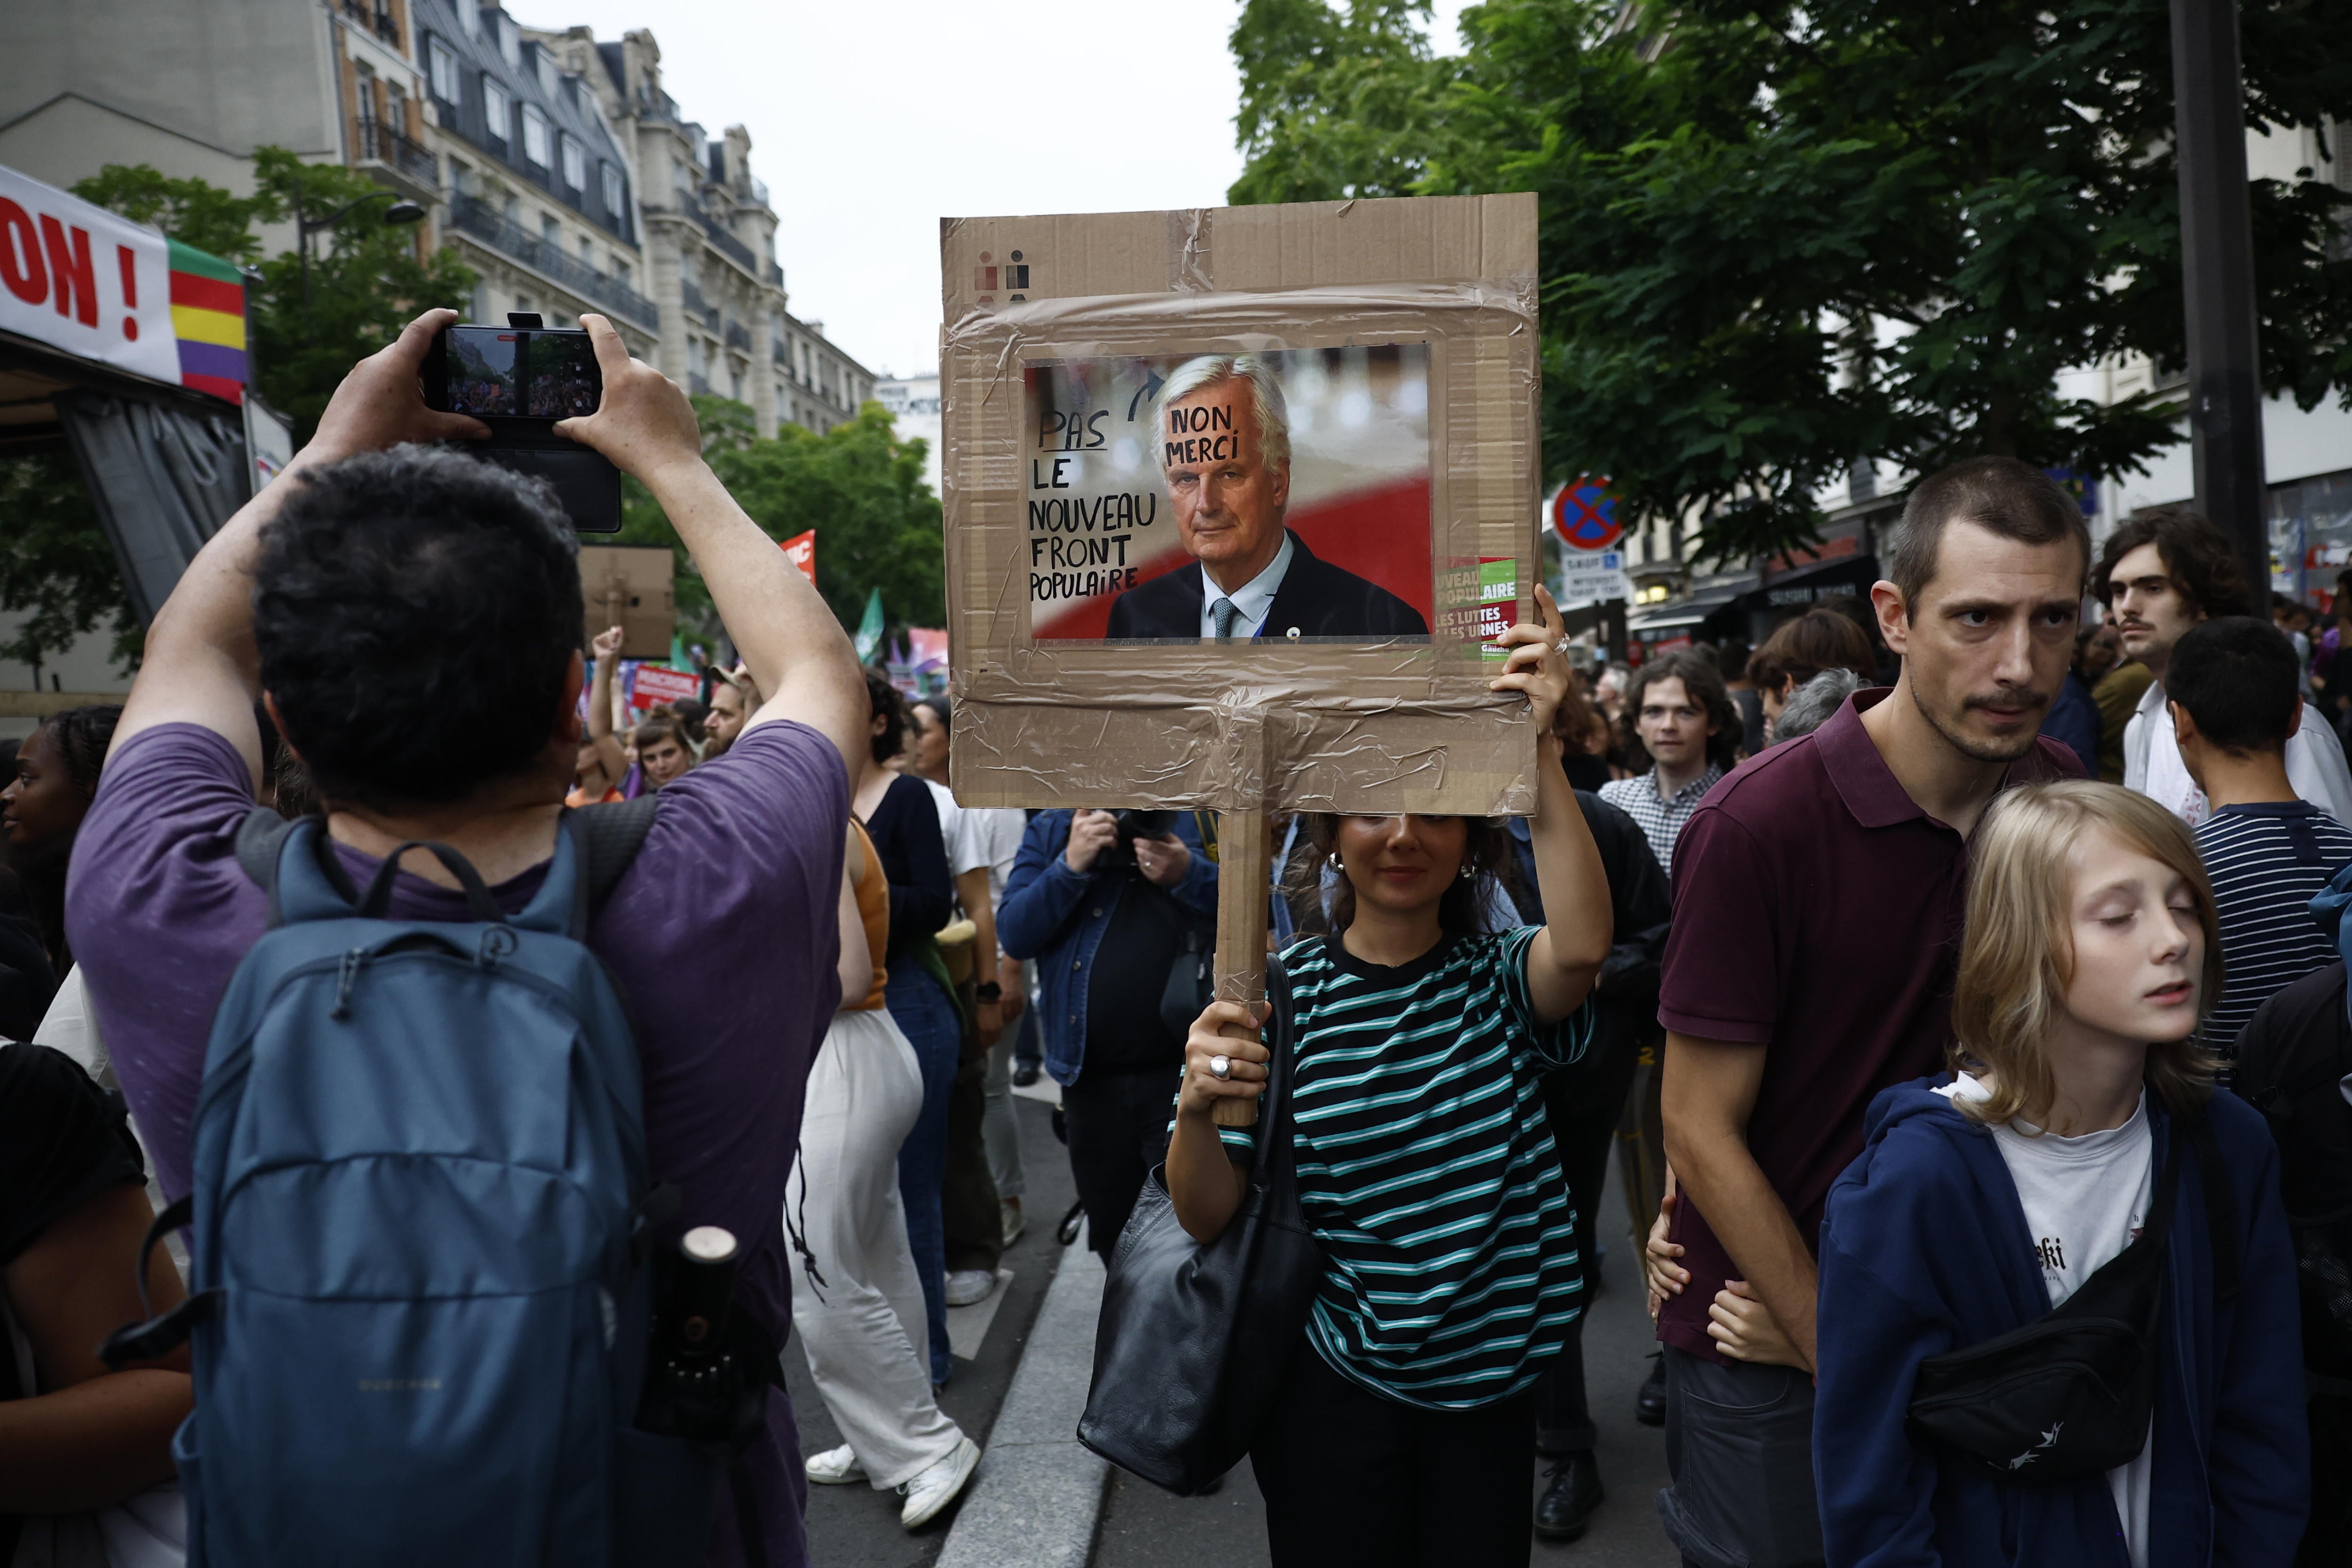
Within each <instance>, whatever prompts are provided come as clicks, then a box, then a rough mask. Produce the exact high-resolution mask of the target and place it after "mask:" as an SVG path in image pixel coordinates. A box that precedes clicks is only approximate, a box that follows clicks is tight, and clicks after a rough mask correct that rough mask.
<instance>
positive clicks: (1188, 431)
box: [1108, 354, 1429, 642]
mask: <svg viewBox="0 0 2352 1568" xmlns="http://www.w3.org/2000/svg"><path fill="white" fill-rule="evenodd" d="M1154 408H1155V417H1154V419H1153V421H1152V425H1153V428H1154V429H1155V430H1156V431H1157V432H1158V439H1157V441H1156V442H1155V446H1156V447H1157V450H1158V455H1159V460H1160V472H1161V473H1162V474H1163V475H1165V476H1166V479H1167V482H1168V499H1169V500H1170V501H1171V503H1172V504H1173V506H1174V509H1175V512H1176V531H1177V536H1178V537H1179V538H1180V539H1181V540H1182V541H1183V544H1184V551H1185V553H1187V554H1188V555H1190V556H1192V559H1193V560H1194V561H1197V562H1199V563H1200V565H1199V566H1198V568H1197V569H1196V568H1192V567H1183V568H1180V569H1179V570H1177V571H1174V572H1171V573H1168V574H1165V575H1163V576H1160V577H1155V578H1153V579H1152V580H1151V581H1150V582H1149V583H1144V584H1139V585H1138V586H1136V587H1133V588H1129V590H1127V592H1125V593H1123V594H1121V595H1119V596H1118V598H1117V599H1116V600H1114V601H1113V602H1112V604H1111V607H1110V626H1109V629H1108V635H1109V636H1110V637H1114V638H1118V637H1154V638H1160V639H1163V640H1177V639H1181V640H1183V641H1188V642H1189V641H1192V639H1194V638H1199V639H1201V640H1202V641H1213V642H1236V641H1245V640H1248V639H1250V638H1254V637H1273V638H1292V639H1296V638H1300V637H1355V638H1361V639H1364V640H1367V641H1370V640H1376V639H1381V638H1387V637H1427V636H1428V635H1429V623H1428V622H1427V621H1425V620H1423V618H1422V616H1421V612H1420V611H1418V610H1416V609H1414V608H1413V607H1412V605H1408V604H1406V603H1405V602H1404V601H1403V600H1402V599H1400V598H1398V597H1397V596H1396V595H1394V594H1391V593H1390V592H1389V591H1388V590H1387V589H1385V588H1383V587H1381V586H1380V585H1379V584H1375V583H1371V582H1368V581H1366V580H1365V579H1364V578H1361V577H1359V576H1357V575H1356V574H1354V573H1353V572H1349V571H1346V570H1344V569H1343V568H1341V567H1339V566H1335V565H1333V564H1332V563H1329V562H1328V561H1323V560H1319V559H1318V558H1317V557H1316V555H1315V554H1314V552H1311V551H1309V550H1308V549H1307V542H1306V541H1305V540H1303V539H1301V538H1299V537H1298V535H1297V534H1296V533H1294V532H1292V531H1290V530H1289V529H1288V528H1286V527H1285V526H1284V525H1283V521H1282V518H1283V511H1284V510H1285V508H1286V507H1287V506H1288V505H1289V502H1290V416H1289V411H1288V408H1287V407H1286V405H1285V403H1284V401H1283V395H1282V383H1281V381H1280V379H1279V378H1278V377H1277V376H1276V374H1275V372H1274V367H1273V366H1272V365H1271V364H1269V363H1267V362H1266V361H1265V360H1264V359H1262V358H1260V357H1259V356H1257V355H1255V354H1239V355H1223V354H1212V355H1205V356H1203V357H1202V358H1200V359H1195V360H1189V361H1187V362H1186V363H1184V364H1183V365H1181V367H1179V368H1178V370H1177V371H1176V373H1175V374H1173V375H1171V376H1170V377H1169V378H1168V383H1167V384H1166V385H1165V386H1163V387H1161V388H1160V395H1159V397H1158V398H1157V399H1156V400H1155V402H1154Z"/></svg>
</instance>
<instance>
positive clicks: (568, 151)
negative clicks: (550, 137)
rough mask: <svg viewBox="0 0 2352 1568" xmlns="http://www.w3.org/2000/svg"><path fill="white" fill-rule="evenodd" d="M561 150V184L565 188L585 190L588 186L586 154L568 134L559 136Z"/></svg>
mask: <svg viewBox="0 0 2352 1568" xmlns="http://www.w3.org/2000/svg"><path fill="white" fill-rule="evenodd" d="M561 144H562V151H563V184H564V188H565V189H566V190H573V191H585V190H586V189H587V188H588V154H587V153H584V152H583V151H582V150H581V147H580V143H579V142H577V141H575V140H574V139H573V138H572V137H571V136H570V135H568V134H567V135H565V136H563V137H562V138H561Z"/></svg>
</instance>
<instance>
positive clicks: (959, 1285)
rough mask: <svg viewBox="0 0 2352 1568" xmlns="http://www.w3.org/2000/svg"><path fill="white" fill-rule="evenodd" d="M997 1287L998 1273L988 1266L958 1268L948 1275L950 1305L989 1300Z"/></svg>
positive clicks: (958, 1305) (957, 1305) (965, 1305)
mask: <svg viewBox="0 0 2352 1568" xmlns="http://www.w3.org/2000/svg"><path fill="white" fill-rule="evenodd" d="M993 1289H996V1273H995V1271H994V1270H993V1269H988V1268H958V1269H955V1270H953V1271H952V1272H950V1274H949V1275H948V1305H949V1306H950V1307H969V1306H971V1305H972V1304H973V1303H974V1302H978V1301H985V1300H988V1293H989V1292H990V1291H991V1290H993Z"/></svg>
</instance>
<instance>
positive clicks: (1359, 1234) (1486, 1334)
mask: <svg viewBox="0 0 2352 1568" xmlns="http://www.w3.org/2000/svg"><path fill="white" fill-rule="evenodd" d="M1537 930H1538V928H1536V927H1533V926H1523V927H1520V928H1519V929H1517V930H1515V931H1504V932H1501V933H1499V934H1496V935H1489V936H1476V937H1456V938H1453V939H1451V940H1449V941H1447V942H1441V943H1440V944H1439V945H1438V946H1437V947H1436V948H1435V949H1434V950H1433V951H1432V952H1430V953H1429V954H1428V955H1427V956H1426V957H1423V958H1422V959H1419V960H1417V961H1415V962H1414V963H1409V964H1404V965H1402V966H1400V967H1397V968H1393V969H1391V968H1387V967H1384V966H1382V965H1379V964H1372V963H1365V962H1363V961H1362V960H1360V959H1358V958H1355V957H1352V956H1351V955H1349V953H1348V952H1346V951H1345V950H1344V949H1343V948H1342V947H1340V945H1339V943H1338V942H1331V941H1322V940H1309V941H1307V942H1299V943H1297V944H1296V945H1294V946H1293V947H1291V948H1290V949H1289V950H1288V952H1286V953H1285V954H1284V957H1283V967H1284V968H1285V970H1286V971H1287V972H1288V974H1289V976H1290V990H1291V997H1292V1006H1293V1018H1294V1021H1295V1026H1296V1033H1295V1035H1294V1038H1295V1039H1296V1040H1297V1049H1296V1052H1295V1055H1294V1058H1293V1060H1294V1067H1293V1069H1292V1084H1291V1095H1292V1100H1291V1104H1292V1108H1293V1112H1294V1115H1295V1118H1296V1125H1297V1140H1298V1143H1297V1158H1298V1163H1297V1169H1298V1186H1299V1196H1300V1198H1301V1201H1302V1203H1303V1205H1304V1207H1305V1210H1306V1215H1307V1223H1308V1224H1309V1225H1310V1226H1313V1227H1314V1230H1315V1234H1316V1236H1317V1237H1318V1239H1319V1240H1320V1241H1321V1242H1322V1244H1323V1249H1324V1258H1325V1261H1326V1264H1327V1268H1326V1271H1325V1274H1324V1279H1323V1288H1322V1290H1321V1292H1320V1293H1319V1295H1318V1298H1317V1300H1316V1303H1315V1310H1314V1314H1313V1316H1312V1318H1311V1320H1310V1321H1309V1322H1308V1325H1307V1337H1308V1339H1309V1341H1310V1342H1311V1343H1313V1345H1314V1346H1315V1348H1316V1350H1317V1352H1319V1353H1320V1354H1321V1355H1322V1357H1323V1359H1324V1360H1325V1361H1327V1362H1328V1363H1330V1364H1331V1366H1332V1368H1333V1369H1334V1370H1335V1371H1337V1372H1338V1373H1340V1374H1341V1375H1342V1376H1344V1377H1347V1378H1349V1379H1351V1380H1353V1381H1355V1382H1356V1383H1359V1384H1363V1385H1364V1386H1366V1387H1368V1388H1370V1389H1371V1390H1373V1391H1374V1392H1376V1393H1379V1394H1386V1395H1387V1396H1389V1397H1390V1398H1392V1399H1396V1400H1400V1401H1402V1402H1403V1403H1405V1404H1408V1405H1423V1406H1425V1407H1428V1408H1432V1409H1466V1408H1469V1407H1472V1406H1475V1405H1486V1404H1491V1403H1492V1402H1494V1401H1496V1400H1498V1399H1504V1398H1507V1397H1509V1396H1510V1395H1511V1394H1517V1392H1519V1391H1520V1390H1521V1389H1524V1388H1526V1387H1527V1386H1528V1384H1531V1383H1533V1382H1534V1381H1535V1379H1536V1377H1537V1375H1538V1373H1541V1371H1542V1370H1543V1363H1544V1362H1545V1361H1546V1360H1547V1359H1548V1358H1549V1357H1550V1356H1552V1355H1554V1354H1556V1353H1557V1352H1559V1350H1560V1348H1561V1346H1562V1345H1563V1344H1564V1343H1565V1342H1566V1338H1567V1333H1568V1330H1569V1326H1570V1324H1571V1323H1573V1322H1574V1321H1576V1315H1577V1313H1578V1312H1580V1311H1581V1310H1583V1303H1584V1280H1583V1268H1582V1263H1581V1260H1580V1258H1578V1257H1577V1252H1576V1238H1575V1215H1574V1211H1573V1210H1572V1209H1571V1208H1570V1206H1569V1195H1568V1189H1567V1186H1566V1184H1564V1183H1563V1182H1562V1181H1561V1179H1560V1171H1559V1155H1558V1154H1557V1153H1556V1152H1554V1150H1553V1147H1552V1141H1551V1129H1550V1125H1549V1122H1548V1121H1546V1120H1545V1116H1544V1108H1543V1103H1542V1100H1541V1099H1540V1098H1539V1096H1538V1087H1537V1086H1538V1077H1539V1075H1540V1074H1541V1073H1542V1072H1543V1071H1544V1069H1545V1068H1547V1067H1549V1066H1554V1065H1564V1064H1566V1063H1568V1062H1570V1061H1573V1060H1574V1059H1575V1058H1578V1057H1580V1056H1581V1055H1582V1054H1583V1051H1584V1047H1585V1045H1586V1042H1587V1041H1588V1040H1589V1039H1590V1038H1591V1031H1592V1026H1591V1016H1592V1009H1591V1003H1589V1002H1588V1003H1587V1004H1586V1005H1584V1006H1583V1007H1581V1008H1580V1009H1579V1010H1578V1011H1577V1012H1576V1013H1575V1014H1574V1015H1573V1016H1570V1017H1569V1018H1568V1019H1566V1020H1564V1021H1563V1022H1561V1023H1559V1024H1554V1025H1549V1026H1546V1025H1542V1024H1539V1023H1538V1022H1537V1020H1536V1016H1535V1007H1534V1004H1533V1002H1532V1001H1531V1000H1530V998H1529V995H1528V985H1527V968H1526V966H1527V953H1528V943H1530V942H1533V941H1534V939H1535V935H1536V931H1537ZM1220 1132H1221V1135H1222V1136H1223V1139H1224V1141H1225V1143H1226V1146H1227V1148H1228V1150H1229V1151H1230V1152H1233V1153H1234V1154H1235V1155H1237V1156H1240V1157H1243V1158H1249V1157H1252V1156H1254V1155H1255V1129H1254V1128H1223V1129H1221V1130H1220Z"/></svg>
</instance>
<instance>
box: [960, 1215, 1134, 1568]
mask: <svg viewBox="0 0 2352 1568" xmlns="http://www.w3.org/2000/svg"><path fill="white" fill-rule="evenodd" d="M1103 1278H1104V1276H1103V1266H1102V1262H1101V1260H1100V1259H1099V1258H1097V1257H1096V1256H1095V1255H1094V1253H1093V1251H1092V1250H1090V1249H1089V1248H1087V1247H1067V1248H1066V1249H1064V1251H1063V1254H1062V1260H1061V1263H1060V1265H1059V1266H1058V1267H1057V1268H1055V1270H1054V1282H1053V1283H1052V1284H1051V1285H1049V1286H1047V1287H1046V1288H1045V1304H1044V1305H1043V1306H1041V1307H1040V1308H1039V1309H1038V1310H1037V1321H1036V1322H1035V1323H1034V1325H1033V1326H1032V1327H1031V1329H1030V1331H1029V1342H1028V1344H1027V1345H1026V1346H1025V1347H1024V1349H1023V1350H1022V1352H1021V1364H1020V1365H1019V1366H1018V1367H1016V1368H1015V1369H1014V1370H1013V1384H1012V1386H1011V1387H1010V1388H1008V1389H1007V1390H1006V1391H1005V1394H1004V1405H1003V1408H1002V1409H1001V1410H999V1411H998V1413H997V1416H996V1424H995V1426H992V1427H991V1428H990V1430H989V1434H988V1447H987V1450H986V1451H985V1452H984V1453H983V1454H982V1456H981V1460H980V1468H979V1470H978V1472H977V1473H976V1474H975V1475H974V1476H973V1478H972V1482H971V1490H970V1491H968V1492H966V1493H965V1494H964V1499H963V1503H962V1505H961V1508H960V1509H959V1510H957V1513H956V1521H955V1524H954V1525H953V1526H952V1527H951V1528H950V1530H949V1531H948V1539H947V1544H946V1546H945V1547H944V1548H942V1549H941V1550H940V1556H939V1564H938V1568H1086V1564H1087V1559H1088V1558H1090V1557H1092V1556H1093V1555H1094V1544H1095V1525H1096V1522H1097V1520H1098V1519H1099V1518H1100V1516H1101V1513H1102V1504H1103V1489H1104V1487H1105V1484H1106V1483H1107V1482H1108V1479H1109V1476H1110V1467H1109V1466H1108V1465H1107V1464H1105V1463H1104V1462H1103V1461H1102V1460H1100V1459H1098V1458H1095V1456H1094V1455H1092V1454H1089V1453H1088V1452H1087V1451H1086V1449H1084V1448H1083V1447H1079V1446H1078V1439H1077V1430H1078V1417H1079V1416H1080V1415H1083V1414H1084V1413H1085V1411H1086V1405H1087V1385H1088V1384H1090V1383H1091V1382H1092V1381H1093V1378H1094V1361H1095V1320H1096V1319H1097V1317H1098V1316H1099V1315H1100V1314H1101V1311H1102V1291H1103Z"/></svg>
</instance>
